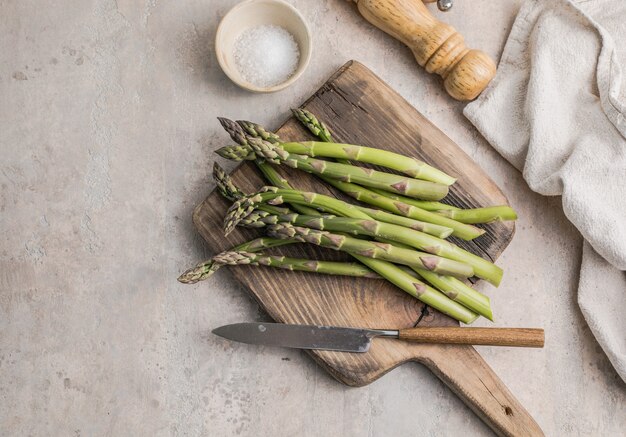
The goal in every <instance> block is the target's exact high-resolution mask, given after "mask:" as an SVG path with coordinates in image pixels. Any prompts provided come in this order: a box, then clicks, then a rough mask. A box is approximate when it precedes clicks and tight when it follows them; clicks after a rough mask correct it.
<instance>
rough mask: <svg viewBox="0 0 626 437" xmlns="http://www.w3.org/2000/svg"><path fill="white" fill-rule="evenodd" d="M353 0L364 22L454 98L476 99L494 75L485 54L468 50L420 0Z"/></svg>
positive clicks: (494, 70)
mask: <svg viewBox="0 0 626 437" xmlns="http://www.w3.org/2000/svg"><path fill="white" fill-rule="evenodd" d="M353 1H354V2H356V3H357V8H358V10H359V12H360V13H361V15H363V17H364V18H365V19H366V20H367V21H369V22H370V23H372V24H373V25H374V26H376V27H378V28H379V29H381V30H382V31H384V32H386V33H388V34H389V35H391V36H393V37H394V38H396V39H398V40H400V41H402V42H403V43H404V44H406V45H407V46H408V47H409V48H410V49H411V50H412V51H413V55H414V56H415V59H416V60H417V63H418V64H419V65H421V66H422V67H424V68H425V69H426V71H428V72H429V73H437V74H438V75H440V76H441V77H442V78H443V80H444V82H443V83H444V87H445V89H446V91H447V92H448V94H450V95H451V96H452V97H454V98H455V99H457V100H472V99H475V98H476V97H477V96H478V95H479V94H480V93H481V92H482V91H483V90H484V89H485V87H486V86H487V84H488V83H489V82H490V81H491V79H493V77H494V75H495V74H496V65H495V63H494V62H493V60H492V59H491V58H490V57H489V56H488V55H487V54H485V53H483V52H481V51H479V50H470V49H469V48H467V46H466V45H465V42H464V40H463V37H462V36H461V34H459V33H458V32H457V31H456V30H455V29H454V28H453V27H452V26H449V25H447V24H445V23H442V22H441V21H439V20H437V19H435V17H433V16H432V15H431V13H430V12H429V11H428V9H427V8H426V6H424V3H422V1H421V0H353Z"/></svg>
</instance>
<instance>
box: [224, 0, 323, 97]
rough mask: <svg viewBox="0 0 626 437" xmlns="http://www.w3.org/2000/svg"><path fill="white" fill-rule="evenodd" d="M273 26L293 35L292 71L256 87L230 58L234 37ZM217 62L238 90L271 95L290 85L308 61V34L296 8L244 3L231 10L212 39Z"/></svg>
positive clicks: (273, 0)
mask: <svg viewBox="0 0 626 437" xmlns="http://www.w3.org/2000/svg"><path fill="white" fill-rule="evenodd" d="M269 24H273V25H276V26H281V27H282V28H284V29H285V30H287V31H288V32H289V33H291V34H292V35H293V38H294V39H295V40H296V43H297V44H298V47H299V49H300V59H299V61H298V67H297V68H296V71H295V72H294V73H293V75H291V76H290V77H289V79H287V80H286V81H284V82H282V83H280V84H278V85H274V86H270V87H259V86H256V85H253V84H251V83H249V82H248V81H246V80H244V79H243V77H242V76H241V74H239V71H238V70H237V65H236V64H235V59H234V53H233V52H234V46H235V42H236V41H237V38H239V36H240V35H241V34H242V33H243V32H244V31H245V30H247V29H249V28H250V27H256V26H259V25H269ZM215 52H216V55H217V61H218V62H219V64H220V67H222V70H223V71H224V73H226V75H227V76H228V77H229V78H230V80H232V81H233V82H235V83H236V84H237V85H239V86H240V87H241V88H244V89H247V90H249V91H253V92H257V93H271V92H275V91H279V90H282V89H284V88H286V87H288V86H289V85H291V84H292V83H294V82H295V81H296V80H298V78H299V77H300V75H301V74H302V72H304V70H305V69H306V67H307V65H308V63H309V60H310V59H311V33H310V31H309V28H308V26H307V24H306V22H305V21H304V18H303V17H302V15H301V14H300V12H298V10H297V9H296V8H294V7H293V6H291V5H290V4H289V3H285V2H283V1H281V0H247V1H244V2H241V3H239V4H238V5H236V6H235V7H233V8H232V9H231V10H230V11H228V13H227V14H226V15H225V16H224V18H222V21H221V22H220V24H219V26H218V28H217V35H216V36H215Z"/></svg>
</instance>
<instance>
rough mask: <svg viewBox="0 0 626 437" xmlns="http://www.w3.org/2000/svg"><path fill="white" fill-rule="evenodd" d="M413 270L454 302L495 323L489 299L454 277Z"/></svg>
mask: <svg viewBox="0 0 626 437" xmlns="http://www.w3.org/2000/svg"><path fill="white" fill-rule="evenodd" d="M413 270H414V271H415V272H416V273H417V274H418V275H419V276H420V277H422V278H423V279H424V280H426V282H428V283H429V284H431V285H432V286H434V287H435V288H437V289H438V290H441V292H442V293H443V294H445V295H446V296H448V297H449V298H450V299H452V300H453V301H455V302H458V303H460V304H461V305H463V306H464V307H466V308H469V309H471V310H472V311H474V312H476V313H478V314H480V315H481V316H483V317H486V318H487V319H489V320H491V321H492V322H493V312H492V311H491V303H490V301H489V297H487V296H485V295H484V294H482V293H480V292H478V291H476V290H474V289H473V288H472V287H470V286H468V285H466V284H465V283H464V282H462V281H459V280H458V279H457V278H454V277H452V276H444V275H440V274H437V273H433V272H430V271H428V270H423V269H416V268H414V269H413Z"/></svg>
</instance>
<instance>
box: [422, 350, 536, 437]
mask: <svg viewBox="0 0 626 437" xmlns="http://www.w3.org/2000/svg"><path fill="white" fill-rule="evenodd" d="M452 356H453V357H454V359H451V357H452ZM416 361H418V362H420V363H422V364H424V365H425V366H426V367H428V368H429V369H430V370H431V371H432V372H433V373H434V374H435V375H437V377H438V378H439V379H441V380H442V381H443V382H444V383H445V384H446V385H447V386H448V387H449V388H450V389H451V390H452V391H453V392H454V393H456V394H457V395H458V396H459V397H460V398H461V399H462V400H463V402H465V403H466V404H467V405H468V406H469V407H470V408H471V409H472V410H473V411H474V412H475V413H476V414H477V415H478V416H479V417H480V418H481V419H482V420H483V421H484V422H485V423H486V424H487V425H488V426H489V427H490V428H491V429H492V430H493V431H494V432H495V433H496V434H497V435H499V436H511V437H513V436H514V437H521V436H533V437H534V436H543V435H544V434H543V431H542V430H541V428H540V427H539V425H538V424H537V422H535V420H534V419H533V418H532V417H531V416H530V414H528V412H527V411H526V410H525V409H524V407H522V405H521V404H520V403H519V402H518V401H517V399H515V397H514V396H513V394H511V392H510V391H509V390H508V389H507V388H506V386H505V385H504V383H503V382H502V381H501V380H500V378H498V376H497V375H496V374H495V372H494V371H493V370H492V369H491V367H489V365H488V364H487V363H486V362H485V360H483V358H482V357H481V356H480V354H479V353H478V352H477V351H476V349H474V348H473V347H472V346H455V345H433V350H432V351H429V353H428V354H424V355H423V356H422V357H421V358H418V359H416Z"/></svg>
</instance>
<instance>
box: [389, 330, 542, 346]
mask: <svg viewBox="0 0 626 437" xmlns="http://www.w3.org/2000/svg"><path fill="white" fill-rule="evenodd" d="M398 332H399V338H400V340H406V341H415V342H419V343H447V344H473V345H485V346H520V347H543V344H544V333H543V329H531V328H452V327H441V328H437V327H433V328H429V327H424V328H408V329H400V330H399V331H398Z"/></svg>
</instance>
